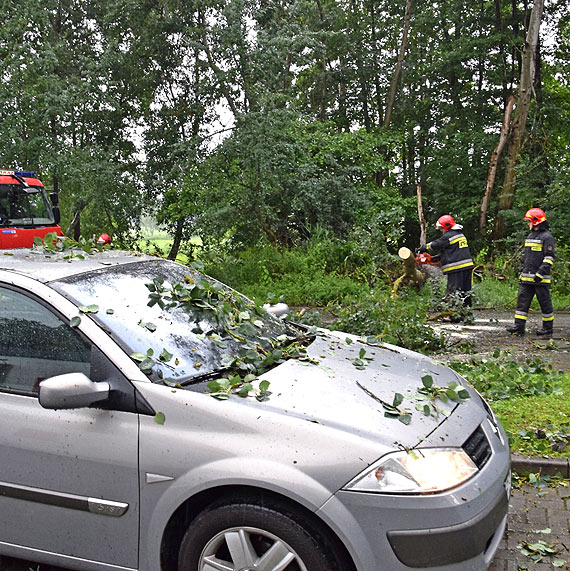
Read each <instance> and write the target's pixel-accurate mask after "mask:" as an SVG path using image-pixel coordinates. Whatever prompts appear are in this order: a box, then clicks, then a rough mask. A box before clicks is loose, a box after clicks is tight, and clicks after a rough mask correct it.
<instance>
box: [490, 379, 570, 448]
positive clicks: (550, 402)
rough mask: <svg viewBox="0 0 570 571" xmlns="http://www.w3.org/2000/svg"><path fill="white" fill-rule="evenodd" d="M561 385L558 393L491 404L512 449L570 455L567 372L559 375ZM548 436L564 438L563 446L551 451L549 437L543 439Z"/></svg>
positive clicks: (569, 380) (569, 411)
mask: <svg viewBox="0 0 570 571" xmlns="http://www.w3.org/2000/svg"><path fill="white" fill-rule="evenodd" d="M561 385H562V392H561V394H550V395H538V396H533V397H524V396H521V397H512V398H510V399H507V400H500V401H496V402H493V403H491V406H492V408H493V410H494V411H495V414H496V415H497V418H498V419H499V420H500V421H501V424H502V425H503V427H504V428H505V430H506V431H507V433H508V434H509V440H510V444H511V450H512V452H514V453H516V454H528V455H540V456H552V457H557V456H563V457H570V375H564V376H563V377H562V378H561ZM548 435H550V436H551V438H552V439H553V440H556V439H557V438H560V439H563V440H566V442H567V444H568V445H567V447H566V449H564V450H562V451H561V452H558V451H554V450H552V447H551V443H550V440H549V439H548V438H545V436H548ZM538 436H541V437H538ZM564 436H567V438H563V437H564Z"/></svg>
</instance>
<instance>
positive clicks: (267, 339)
mask: <svg viewBox="0 0 570 571" xmlns="http://www.w3.org/2000/svg"><path fill="white" fill-rule="evenodd" d="M50 285H52V287H54V288H55V289H57V290H58V291H60V292H61V293H62V294H64V295H65V296H66V297H68V298H69V299H71V300H72V301H73V302H74V303H76V304H77V305H78V306H79V307H80V312H83V313H91V314H92V316H93V317H94V319H96V320H97V321H98V322H99V323H100V324H101V325H102V326H103V327H104V328H105V329H106V330H107V331H108V332H109V333H110V334H111V336H112V337H113V338H114V339H115V340H116V341H117V342H118V343H119V344H120V345H121V346H122V347H123V348H124V349H125V350H126V351H127V352H128V353H129V354H130V355H131V356H132V357H133V358H134V359H135V360H137V361H138V362H139V363H140V366H141V369H142V370H143V371H144V372H146V373H147V374H149V376H150V377H151V378H152V379H153V380H159V379H165V381H167V382H168V383H169V384H170V383H173V384H185V383H187V382H188V381H191V380H192V379H194V378H204V376H207V375H208V373H214V372H216V371H220V369H225V368H228V369H229V368H230V367H231V366H235V365H236V363H235V361H236V358H237V357H239V359H237V360H238V361H239V364H238V367H241V368H243V372H244V373H247V372H248V361H247V354H248V353H249V354H250V357H251V353H250V352H251V351H252V350H253V351H254V352H255V351H257V350H258V349H259V350H260V351H261V352H262V354H271V351H272V350H273V349H275V348H276V347H277V346H278V345H279V344H286V343H287V342H289V341H290V340H292V339H293V338H294V337H295V336H297V335H298V332H297V331H296V330H294V329H292V328H291V327H290V326H288V325H287V324H286V323H284V322H282V321H280V320H279V319H277V318H275V317H273V316H272V315H270V314H268V313H267V312H265V311H263V310H262V309H260V308H259V307H257V306H256V305H255V304H254V303H253V302H251V301H250V300H248V299H247V298H245V297H243V296H241V295H240V294H238V293H237V292H235V291H233V290H231V289H230V288H228V287H227V286H224V285H222V284H220V283H219V282H217V281H216V280H213V279H212V278H209V277H207V276H204V275H203V274H201V273H199V272H197V271H194V270H191V269H190V268H188V267H185V266H182V265H180V264H177V263H174V262H169V261H167V260H146V261H138V262H135V263H131V264H125V265H121V266H113V267H108V268H103V269H101V270H96V271H94V272H89V273H84V274H79V275H75V276H72V277H67V278H65V279H62V280H58V281H55V282H51V284H50ZM78 315H79V313H78ZM252 360H253V357H252Z"/></svg>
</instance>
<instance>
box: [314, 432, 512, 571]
mask: <svg viewBox="0 0 570 571" xmlns="http://www.w3.org/2000/svg"><path fill="white" fill-rule="evenodd" d="M484 430H485V432H486V434H487V438H488V439H489V440H490V442H491V443H492V448H493V454H492V456H491V458H490V459H489V461H488V462H487V463H486V464H485V466H483V468H482V469H481V470H480V472H479V473H478V474H477V475H476V476H474V477H473V478H471V479H470V480H469V481H467V482H465V483H464V484H463V485H461V486H459V487H457V488H454V489H452V490H448V491H447V492H443V493H439V494H432V495H388V494H375V493H363V492H354V491H345V490H341V491H339V492H337V494H335V496H333V498H331V500H329V502H327V503H326V504H325V505H324V506H323V507H322V508H321V510H319V514H320V515H321V517H322V518H323V519H325V520H326V521H327V522H328V523H329V525H330V526H331V527H332V528H333V529H335V531H336V533H337V534H338V536H339V537H340V538H341V540H342V541H343V542H344V544H345V546H346V547H347V549H348V551H349V553H350V554H351V556H352V558H353V561H354V563H355V566H356V569H357V570H358V571H381V570H382V571H384V570H387V569H389V570H390V571H410V570H412V569H422V570H424V571H427V570H429V571H483V570H484V569H487V567H488V566H489V564H490V562H491V560H492V558H493V556H494V554H495V552H496V550H497V548H498V546H499V542H500V540H501V538H502V536H503V533H504V530H505V527H506V521H507V509H508V497H509V491H510V453H509V449H508V446H506V445H505V444H504V442H505V440H504V439H503V438H501V437H502V436H504V434H501V435H499V434H496V433H493V431H492V430H491V428H490V425H489V423H484ZM499 430H500V432H501V433H502V429H500V428H499Z"/></svg>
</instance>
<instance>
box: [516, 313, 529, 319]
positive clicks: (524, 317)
mask: <svg viewBox="0 0 570 571" xmlns="http://www.w3.org/2000/svg"><path fill="white" fill-rule="evenodd" d="M527 318H528V313H523V312H522V311H515V319H524V320H525V321H526V320H527Z"/></svg>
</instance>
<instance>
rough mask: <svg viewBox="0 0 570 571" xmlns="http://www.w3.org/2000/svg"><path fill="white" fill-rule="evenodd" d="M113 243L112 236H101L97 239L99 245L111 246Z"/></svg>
mask: <svg viewBox="0 0 570 571" xmlns="http://www.w3.org/2000/svg"><path fill="white" fill-rule="evenodd" d="M110 243H111V236H109V234H101V236H99V238H97V244H103V245H104V244H110Z"/></svg>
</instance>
